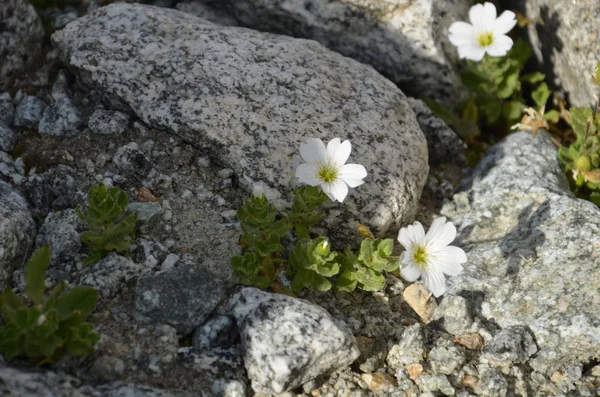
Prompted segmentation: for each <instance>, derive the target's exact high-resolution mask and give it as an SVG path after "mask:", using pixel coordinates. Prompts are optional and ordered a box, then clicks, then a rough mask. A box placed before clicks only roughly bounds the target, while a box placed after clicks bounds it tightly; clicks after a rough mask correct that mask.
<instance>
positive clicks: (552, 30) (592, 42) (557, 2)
mask: <svg viewBox="0 0 600 397" xmlns="http://www.w3.org/2000/svg"><path fill="white" fill-rule="evenodd" d="M513 1H515V2H517V3H521V4H520V5H521V7H522V9H523V11H525V12H526V13H527V17H529V18H531V19H533V21H534V23H532V24H531V25H529V26H528V30H527V31H528V34H529V39H530V40H531V42H532V44H533V48H534V53H535V55H536V57H537V58H538V60H539V61H540V63H541V64H542V66H543V67H544V69H545V70H544V71H545V72H546V73H547V75H548V77H549V79H550V81H553V82H554V83H555V84H556V85H557V86H558V87H561V88H563V89H564V90H565V91H566V92H567V93H568V98H569V100H570V102H571V103H572V104H573V105H575V106H593V105H595V104H596V101H598V92H599V89H598V87H597V86H596V85H594V84H593V83H592V79H591V74H592V69H593V68H594V67H595V66H596V64H597V63H598V61H599V60H600V34H598V21H599V20H600V2H598V0H577V1H565V0H513Z"/></svg>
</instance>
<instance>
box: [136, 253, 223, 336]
mask: <svg viewBox="0 0 600 397" xmlns="http://www.w3.org/2000/svg"><path fill="white" fill-rule="evenodd" d="M223 293H224V286H223V282H222V281H221V280H220V279H219V278H217V277H216V276H215V275H214V274H212V273H210V272H208V271H207V270H205V269H203V268H202V267H201V266H199V265H197V264H195V265H188V266H180V267H177V268H175V269H173V270H171V271H168V272H164V273H162V272H161V273H157V274H153V275H148V276H145V277H142V278H140V279H139V280H138V283H137V287H136V290H135V313H136V314H137V315H138V317H139V318H140V320H142V321H144V322H149V323H153V324H169V325H171V326H173V327H174V328H175V329H177V332H178V333H180V334H182V335H186V334H189V333H190V332H192V331H193V330H194V328H196V327H197V326H198V325H200V324H202V323H203V322H204V320H205V319H206V318H207V317H208V315H209V314H210V313H211V312H212V311H213V309H214V308H215V307H216V306H217V304H218V303H219V302H220V301H221V299H222V298H223Z"/></svg>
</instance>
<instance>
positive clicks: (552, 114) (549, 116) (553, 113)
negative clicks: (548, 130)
mask: <svg viewBox="0 0 600 397" xmlns="http://www.w3.org/2000/svg"><path fill="white" fill-rule="evenodd" d="M544 120H548V121H550V122H552V123H558V120H560V113H559V112H558V110H554V109H552V110H550V111H548V112H546V113H545V114H544Z"/></svg>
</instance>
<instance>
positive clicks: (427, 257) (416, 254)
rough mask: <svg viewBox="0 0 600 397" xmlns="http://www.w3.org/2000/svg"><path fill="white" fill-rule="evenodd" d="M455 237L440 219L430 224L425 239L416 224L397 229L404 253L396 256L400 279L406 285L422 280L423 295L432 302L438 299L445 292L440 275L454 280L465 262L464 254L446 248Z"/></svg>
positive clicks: (451, 228)
mask: <svg viewBox="0 0 600 397" xmlns="http://www.w3.org/2000/svg"><path fill="white" fill-rule="evenodd" d="M455 237H456V228H455V227H454V225H453V224H452V223H451V222H447V223H446V218H444V217H441V218H437V219H436V220H435V221H433V223H432V224H431V227H430V228H429V231H428V232H427V235H425V230H424V229H423V225H421V224H420V223H419V222H415V223H413V224H412V225H410V226H407V227H403V228H402V229H400V232H399V233H398V241H399V242H400V244H402V246H403V247H404V249H405V250H406V251H404V252H403V253H402V255H401V256H400V266H401V270H400V274H401V275H402V277H403V278H404V279H406V280H407V281H410V282H413V281H416V280H417V279H418V278H419V277H422V278H423V284H424V285H425V288H426V289H427V291H429V292H430V293H433V295H435V297H436V298H437V297H438V296H440V295H442V294H443V293H444V292H445V291H446V280H445V278H444V274H447V275H448V276H457V275H458V274H460V272H462V270H463V267H462V264H463V263H465V262H466V261H467V255H466V254H465V251H463V250H462V249H460V248H458V247H453V246H451V245H448V244H450V243H451V242H452V241H453V240H454V238H455Z"/></svg>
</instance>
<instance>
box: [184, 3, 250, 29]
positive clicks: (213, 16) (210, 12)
mask: <svg viewBox="0 0 600 397" xmlns="http://www.w3.org/2000/svg"><path fill="white" fill-rule="evenodd" d="M175 8H176V9H178V10H180V11H183V12H187V13H188V14H192V15H195V16H197V17H200V18H202V19H206V20H207V21H211V22H213V23H217V24H219V25H224V26H237V25H239V24H238V21H237V20H236V19H235V18H234V17H233V16H232V15H231V14H229V13H228V12H226V11H224V10H221V9H218V8H214V7H211V6H210V5H209V4H204V3H198V2H192V3H178V4H176V5H175Z"/></svg>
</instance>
